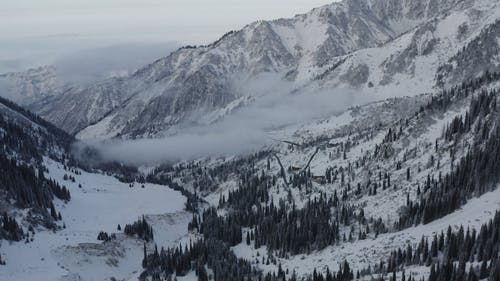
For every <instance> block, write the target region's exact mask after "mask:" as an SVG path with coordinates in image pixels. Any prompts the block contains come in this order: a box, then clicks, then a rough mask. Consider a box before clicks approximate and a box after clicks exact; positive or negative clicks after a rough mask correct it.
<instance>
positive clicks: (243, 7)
mask: <svg viewBox="0 0 500 281" xmlns="http://www.w3.org/2000/svg"><path fill="white" fill-rule="evenodd" d="M333 1H334V0H15V1H11V0H6V1H2V4H1V9H0V72H5V71H6V70H8V71H12V70H18V69H20V68H26V67H28V66H29V67H32V66H33V65H36V64H45V63H50V62H51V61H52V60H54V59H55V58H57V57H60V56H64V55H68V54H71V53H73V52H78V51H81V50H85V49H92V48H102V47H108V46H112V45H121V44H131V43H132V44H136V46H137V45H141V44H142V45H145V46H147V45H150V44H154V45H155V46H158V44H159V43H160V44H161V43H165V44H168V46H171V44H170V43H172V42H177V43H178V44H180V45H182V44H201V43H203V44H204V43H209V42H211V41H214V40H215V39H217V38H218V37H219V36H221V35H222V34H224V33H225V32H227V31H229V30H234V29H239V28H241V27H243V26H244V25H245V24H248V23H250V22H253V21H256V20H261V19H274V18H280V17H292V16H293V15H295V14H298V13H304V12H307V11H308V10H310V9H312V8H314V7H318V6H321V5H324V4H328V3H330V2H333ZM150 49H151V48H150V47H149V48H146V50H148V51H149V50H150ZM165 50H166V52H167V53H168V51H170V49H169V48H167V47H165Z"/></svg>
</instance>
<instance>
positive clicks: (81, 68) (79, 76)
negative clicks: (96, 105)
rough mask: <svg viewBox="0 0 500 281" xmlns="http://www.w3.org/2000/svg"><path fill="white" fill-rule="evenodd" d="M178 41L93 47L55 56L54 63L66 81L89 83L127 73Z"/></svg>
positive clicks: (175, 47) (168, 51)
mask: <svg viewBox="0 0 500 281" xmlns="http://www.w3.org/2000/svg"><path fill="white" fill-rule="evenodd" d="M179 46H180V45H179V44H178V43H175V42H167V43H148V44H146V43H126V44H118V45H110V46H105V47H100V48H92V49H86V50H81V51H78V52H74V53H71V54H67V55H64V56H61V57H59V58H57V59H56V60H55V61H54V62H53V65H54V66H55V67H56V72H57V77H58V78H59V79H61V81H63V82H65V83H71V84H74V83H88V82H92V81H98V80H101V79H105V78H109V77H117V76H125V75H129V74H131V73H132V72H134V71H135V70H137V69H138V68H140V67H142V66H144V65H146V64H148V63H151V62H153V61H155V60H156V59H158V58H161V57H165V56H167V55H168V54H170V53H171V52H172V51H174V50H175V49H177V48H178V47H179Z"/></svg>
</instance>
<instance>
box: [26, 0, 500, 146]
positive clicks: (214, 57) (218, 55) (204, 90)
mask: <svg viewBox="0 0 500 281" xmlns="http://www.w3.org/2000/svg"><path fill="white" fill-rule="evenodd" d="M481 3H482V2H481V1H465V0H463V1H459V0H456V1H452V0H447V1H434V0H429V1H425V2H422V1H415V0H411V1H403V2H401V1H386V0H376V1H375V0H374V1H363V0H346V1H343V2H340V3H333V4H330V5H326V6H323V7H320V8H317V9H314V10H312V11H311V12H309V13H307V14H303V15H297V16H295V17H294V18H292V19H279V20H274V21H262V22H256V23H252V24H250V25H248V26H246V27H244V28H243V29H242V30H239V31H235V32H229V33H227V34H226V35H224V36H223V37H222V38H221V39H219V40H218V41H216V42H214V43H212V44H210V45H207V46H199V47H190V46H188V47H185V48H182V49H180V50H178V51H176V52H174V53H172V54H171V55H170V56H168V57H166V58H162V59H160V60H158V61H156V62H154V63H152V64H150V65H148V66H146V67H144V68H142V69H140V70H139V71H137V72H136V73H135V74H134V75H132V76H130V77H127V78H123V79H110V80H107V81H103V82H100V83H97V84H95V85H93V86H90V87H86V88H74V89H71V90H69V91H67V92H66V93H64V94H63V95H62V96H59V97H57V98H54V99H52V100H50V101H49V102H45V103H43V104H36V105H34V106H33V107H32V109H34V110H35V111H36V112H38V113H40V114H41V115H42V116H43V117H45V118H47V119H48V120H50V121H52V122H54V123H55V124H57V125H58V126H60V127H61V128H63V129H65V130H66V131H68V132H70V133H78V132H80V131H82V130H83V131H82V132H81V133H80V134H79V136H80V137H82V138H94V137H100V138H103V137H104V138H108V137H113V136H124V137H150V136H158V135H161V134H165V133H166V132H168V131H169V130H170V131H172V132H174V131H175V128H176V126H185V125H186V124H188V125H189V124H190V123H197V122H213V121H214V120H217V119H218V118H210V117H207V116H219V117H220V116H221V114H220V113H218V112H224V113H223V114H222V116H224V115H227V114H230V113H231V112H232V111H233V110H234V109H235V108H239V107H242V106H245V105H246V104H247V103H248V102H249V101H250V100H251V99H248V98H247V97H248V96H252V97H257V98H258V97H259V96H262V95H271V94H272V93H268V92H267V91H266V90H265V88H264V89H262V87H260V88H259V87H257V86H258V84H259V83H261V81H262V80H260V79H262V78H263V77H271V78H270V79H266V80H265V81H266V83H268V84H278V83H284V84H286V85H287V86H285V87H283V88H289V89H291V90H293V89H296V91H295V92H297V91H298V92H300V93H303V94H306V93H310V92H315V91H317V90H318V85H316V82H315V80H318V79H319V80H321V81H322V82H321V86H320V87H319V88H322V89H326V90H328V91H334V90H335V89H337V88H338V87H339V86H338V83H337V81H338V80H341V81H342V82H344V83H345V84H347V85H348V86H359V85H361V84H363V85H364V84H367V83H368V80H367V79H368V77H367V76H369V75H368V73H367V72H370V70H371V69H370V68H378V67H379V65H380V64H381V63H382V62H378V61H377V60H375V61H373V62H368V64H367V63H363V64H359V65H356V66H353V67H352V68H348V69H345V70H343V71H342V73H340V74H336V73H334V74H331V75H328V74H329V73H331V72H333V71H332V70H333V69H334V68H336V67H338V66H339V65H340V64H341V62H343V61H345V60H346V58H348V57H350V56H349V54H352V53H353V52H355V51H357V50H366V56H369V57H373V58H375V59H378V58H380V57H381V54H380V51H378V50H380V49H372V48H376V47H378V46H385V49H386V50H387V52H385V53H384V54H382V55H383V56H385V57H386V58H389V57H391V56H392V57H393V59H392V60H397V61H394V62H392V61H389V59H388V61H387V62H386V64H388V66H387V67H386V68H387V69H382V70H381V72H386V73H384V74H383V75H385V76H388V77H386V78H385V79H384V80H383V81H382V79H381V81H382V82H383V83H382V84H386V85H390V86H392V87H393V88H395V89H400V88H398V87H399V85H398V84H399V83H402V82H401V81H397V80H396V79H392V80H391V78H392V76H394V75H397V74H399V73H401V72H403V73H404V72H405V71H406V69H404V67H403V66H402V65H401V64H404V63H405V60H407V61H410V60H413V59H414V57H415V56H416V55H417V54H414V52H413V49H415V48H416V47H415V46H414V45H416V44H419V48H420V44H424V47H425V44H426V43H425V42H422V41H423V40H424V39H425V38H424V39H422V38H421V37H422V35H418V34H417V35H416V36H417V37H418V38H416V39H415V41H416V42H413V43H411V42H406V41H404V39H399V41H398V43H394V42H395V41H394V39H395V38H400V36H401V34H404V33H405V32H408V31H410V30H412V29H413V28H415V27H418V26H421V27H420V29H421V30H424V29H425V28H426V27H427V26H428V25H429V24H432V22H437V23H439V22H441V20H442V18H443V17H444V18H445V20H446V16H445V15H449V14H455V13H468V11H472V10H479V11H480V12H490V14H491V13H493V12H491V11H492V9H493V11H497V10H498V7H497V6H498V5H497V4H496V2H495V1H489V2H488V1H485V3H487V4H488V5H486V4H485V5H482V4H481ZM483 18H484V17H479V18H475V21H474V22H473V24H474V25H475V28H476V29H482V28H483V27H484V26H486V25H487V22H486V20H485V21H482V20H481V19H483ZM429 20H430V22H431V23H428V21H429ZM449 20H450V19H449ZM437 23H436V24H437ZM422 32H423V33H424V34H426V33H425V32H424V31H421V32H420V33H422ZM454 33H455V32H454V31H450V32H449V33H446V34H438V36H443V37H450V36H453V35H452V34H454ZM469 35H470V36H474V35H475V34H474V33H472V34H469ZM403 37H404V35H403ZM404 38H408V36H406V37H404ZM466 38H469V37H466ZM417 39H418V40H417ZM421 39H422V40H421ZM444 39H446V38H444ZM435 41H439V39H436V40H435ZM386 42H393V43H392V44H393V45H397V46H396V47H394V48H389V47H387V45H383V44H391V43H386ZM429 44H433V42H430V43H429ZM400 45H401V46H400ZM460 46H461V45H460V44H458V45H455V44H454V45H450V46H448V47H447V50H446V52H445V55H446V56H448V57H451V56H452V55H453V54H455V53H456V52H457V51H458V49H459V48H460ZM380 48H382V47H380ZM405 48H407V49H409V50H407V51H406V52H402V53H401V52H400V50H401V49H403V51H404V49H405ZM417 51H418V52H421V53H418V55H422V54H423V55H425V54H426V52H427V51H426V50H420V49H418V50H417ZM346 56H347V57H346ZM395 56H397V57H395ZM443 56H444V55H443ZM398 57H399V58H398ZM348 64H349V63H348ZM348 64H346V65H348ZM419 79H420V77H413V76H411V77H405V80H404V81H407V80H409V81H410V82H412V83H414V84H416V83H418V81H419ZM427 80H429V79H427ZM311 81H312V82H311ZM384 81H385V82H384ZM372 83H375V82H372ZM394 91H396V90H394ZM392 95H396V94H394V93H392ZM68 108H70V109H72V110H71V112H70V111H68V110H67V109H68Z"/></svg>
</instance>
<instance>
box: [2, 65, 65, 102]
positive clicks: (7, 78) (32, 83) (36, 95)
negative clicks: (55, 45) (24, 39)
mask: <svg viewBox="0 0 500 281" xmlns="http://www.w3.org/2000/svg"><path fill="white" fill-rule="evenodd" d="M63 87H64V83H63V82H62V81H60V79H59V78H58V77H57V73H56V68H55V67H54V66H41V67H38V68H33V69H29V70H27V71H24V72H10V73H5V74H0V91H1V93H2V94H1V96H3V97H6V98H9V99H11V100H13V101H15V102H17V103H18V104H21V105H29V104H32V103H34V102H38V101H40V100H42V99H44V98H46V97H47V96H49V95H53V94H56V93H59V92H60V91H63Z"/></svg>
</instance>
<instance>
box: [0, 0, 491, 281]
mask: <svg viewBox="0 0 500 281" xmlns="http://www.w3.org/2000/svg"><path fill="white" fill-rule="evenodd" d="M499 36H500V3H499V2H498V1H494V0H455V1H451V0H450V1H446V0H444V1H439V0H427V1H417V0H406V1H398V0H345V1H344V2H340V3H334V4H331V5H326V6H323V7H320V8H317V9H314V10H312V11H311V12H309V13H307V14H304V15H298V16H296V17H294V18H292V19H279V20H274V21H262V22H256V23H252V24H250V25H248V26H246V27H245V28H243V29H242V30H240V31H235V32H230V33H228V34H226V35H225V36H223V37H222V38H221V39H220V40H218V41H216V42H214V43H213V44H210V45H207V46H198V47H184V48H181V49H179V50H178V51H176V52H174V53H172V54H171V55H170V56H168V57H165V58H162V59H159V60H157V61H155V62H153V63H152V64H150V65H147V66H145V67H143V68H141V69H140V70H138V71H137V72H135V73H134V74H133V75H130V76H126V77H120V78H111V79H107V80H105V81H100V82H96V83H93V84H90V86H89V85H63V86H62V87H61V86H57V83H56V82H53V83H52V82H50V81H55V80H54V79H56V80H57V78H56V77H54V76H53V75H51V74H50V73H51V72H53V71H52V70H50V68H45V69H39V70H38V71H34V72H33V73H32V74H31V75H28V74H10V76H3V78H2V79H6V81H16V79H17V81H20V82H19V83H18V84H16V85H32V86H30V87H33V89H37V90H36V91H35V90H30V91H24V90H22V89H25V87H24V86H16V87H13V88H10V89H11V90H12V91H13V92H14V93H15V92H19V91H20V92H22V93H25V94H22V95H21V97H20V99H19V100H21V101H22V100H24V98H25V97H26V98H27V100H30V102H31V104H30V105H29V107H30V108H33V109H36V110H37V112H39V113H40V114H42V116H43V117H45V118H47V119H49V120H51V121H53V122H55V123H56V124H57V125H58V126H60V127H61V128H63V129H64V130H66V131H68V132H71V133H74V134H77V137H81V138H112V137H124V138H139V137H156V136H161V135H162V134H169V133H175V131H176V129H178V128H182V127H183V126H190V125H192V124H193V123H194V124H196V123H203V124H207V123H211V122H217V121H218V120H221V119H222V118H226V120H229V119H230V118H232V117H234V118H235V120H236V121H238V119H237V118H236V117H238V115H237V113H238V111H239V110H240V109H242V108H250V106H252V105H256V104H259V101H260V104H262V103H265V101H267V99H266V98H268V97H270V96H272V97H275V98H276V99H289V98H290V99H292V98H293V97H297V96H300V97H312V95H315V96H316V95H317V97H320V98H323V97H328V95H329V94H331V95H334V96H335V97H339V96H340V92H341V91H346V92H348V93H350V95H352V102H351V105H352V106H350V107H349V108H343V109H339V110H337V112H336V113H335V114H329V115H327V116H323V117H321V118H315V120H303V121H302V122H298V123H294V124H293V126H276V127H273V128H272V129H269V130H266V131H265V134H266V137H267V138H268V139H269V140H270V141H269V142H266V145H263V146H262V147H261V148H258V149H255V150H254V151H252V153H249V154H242V155H238V154H230V153H227V154H226V155H225V156H218V157H200V158H199V159H195V160H183V161H178V162H175V163H161V164H158V165H157V166H155V167H140V168H137V167H130V166H126V165H124V164H122V163H117V162H106V161H103V157H105V156H104V155H101V154H100V153H101V152H102V150H94V149H93V148H92V147H86V146H81V147H80V146H79V147H78V148H80V149H78V150H72V149H71V148H72V147H74V146H73V145H74V144H75V143H74V141H75V138H74V137H73V136H71V135H69V134H68V133H66V132H65V131H63V130H62V129H60V128H57V127H55V126H54V125H52V124H51V123H49V122H47V121H45V120H43V119H41V118H40V117H38V116H36V115H34V114H32V113H30V112H29V111H27V110H25V109H23V108H21V107H20V106H18V105H16V104H15V103H13V102H10V101H8V100H5V99H0V214H2V218H1V220H0V226H1V227H0V280H4V279H5V280H31V279H33V278H34V277H36V278H38V279H40V280H62V281H82V280H84V281H94V280H99V281H101V280H148V281H149V280H155V281H156V280H179V281H194V280H200V281H208V280H214V281H233V280H246V281H249V280H266V281H297V280H302V281H351V280H363V281H369V280H386V281H389V280H390V281H410V280H412V281H414V280H425V281H427V280H429V281H464V280H471V281H472V280H482V281H497V280H500V256H499V249H500V239H499V237H500V236H499V233H500V188H499V186H500V173H499V171H500V103H499V102H498V100H499V93H500V63H499V61H500V57H499V52H500V48H499V44H500V39H499ZM35 77H38V78H35ZM34 81H38V82H36V83H35V82H34ZM33 85H39V86H36V87H35V86H33ZM40 85H43V86H40ZM28 88H29V87H26V89H28ZM44 88H45V89H46V90H47V92H45V91H44V90H38V89H44ZM29 89H32V88H29ZM61 89H64V90H62V91H61ZM49 90H50V91H52V92H51V93H48V91H49ZM274 91H276V93H275V92H274ZM318 93H321V94H318ZM325 93H326V95H325ZM39 96H42V97H43V98H39ZM33 97H34V98H33ZM300 101H301V102H302V101H307V100H306V99H300ZM321 101H322V102H324V103H332V105H331V106H332V107H334V104H333V103H336V102H339V103H340V101H338V100H336V99H335V98H333V99H330V98H325V100H321ZM321 101H320V102H321ZM368 101H369V102H368ZM283 102H285V101H283ZM329 106H330V104H327V105H326V107H329ZM300 107H303V111H306V110H307V107H308V106H307V105H306V104H300ZM311 107H313V106H312V105H311ZM272 108H273V109H274V107H272ZM277 108H278V107H277ZM257 112H258V111H257ZM292 114H295V115H299V114H300V112H292ZM251 117H253V116H251ZM238 125H239V126H241V125H240V124H238ZM243 125H247V124H243ZM208 128H209V129H211V128H212V127H208ZM244 129H248V128H244ZM242 131H244V130H242ZM217 133H218V131H216V134H217ZM195 137H198V135H196V136H195ZM220 139H221V138H219V139H218V141H219V142H221V143H223V141H221V140H220ZM149 141H150V140H148V141H144V140H142V141H138V142H134V143H138V144H141V143H146V145H144V146H145V147H139V149H144V150H153V151H154V153H156V152H157V149H155V147H149V146H148V145H149V144H154V142H149ZM230 141H231V140H230ZM110 143H111V146H114V145H115V144H117V146H118V145H119V144H120V143H119V142H117V143H114V142H110ZM127 143H128V142H127ZM221 143H218V144H217V145H218V146H223V144H221ZM188 146H189V142H188ZM207 146H208V147H210V144H207ZM180 147H181V146H180ZM135 148H138V146H135ZM193 149H195V148H193ZM75 152H78V153H79V154H77V153H75ZM135 153H136V154H139V153H140V151H138V152H135ZM84 157H85V158H84ZM112 175H114V177H113V176H112ZM117 178H118V179H117ZM141 215H142V217H141ZM137 218H139V219H138V220H137V221H134V220H136V219H137Z"/></svg>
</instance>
